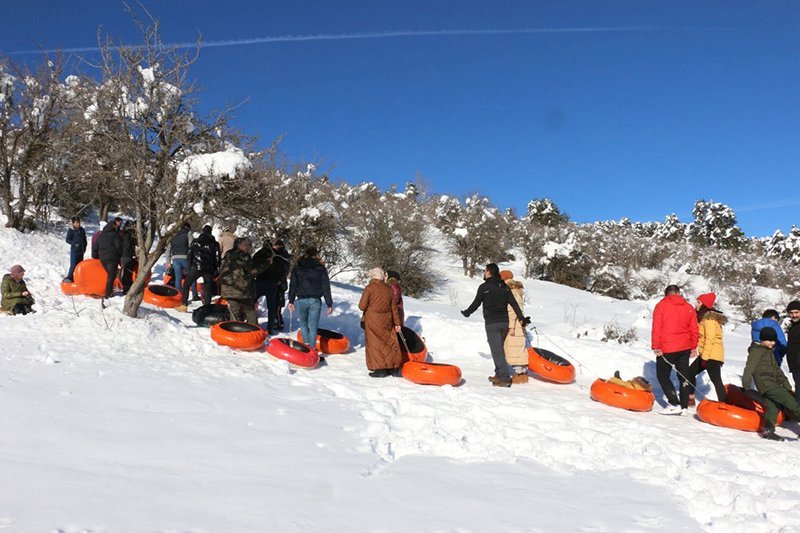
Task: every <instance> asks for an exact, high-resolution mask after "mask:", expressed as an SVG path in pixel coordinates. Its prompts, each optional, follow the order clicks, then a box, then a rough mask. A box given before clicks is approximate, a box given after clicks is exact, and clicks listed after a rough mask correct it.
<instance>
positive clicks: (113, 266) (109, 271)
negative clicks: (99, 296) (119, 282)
mask: <svg viewBox="0 0 800 533" xmlns="http://www.w3.org/2000/svg"><path fill="white" fill-rule="evenodd" d="M103 268H105V269H106V298H111V295H112V294H113V293H114V280H116V279H117V270H118V269H119V263H117V262H116V261H103Z"/></svg>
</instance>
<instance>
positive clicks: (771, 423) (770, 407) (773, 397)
mask: <svg viewBox="0 0 800 533" xmlns="http://www.w3.org/2000/svg"><path fill="white" fill-rule="evenodd" d="M761 396H763V397H764V403H765V404H766V411H765V412H764V428H765V429H774V428H775V422H776V421H777V420H778V411H780V410H781V409H783V410H784V411H786V412H787V413H789V414H790V415H792V418H794V419H795V420H800V402H798V401H797V400H796V399H795V398H792V394H791V393H790V392H789V391H787V390H786V389H783V388H781V387H775V388H774V389H770V390H768V391H766V392H763V393H761Z"/></svg>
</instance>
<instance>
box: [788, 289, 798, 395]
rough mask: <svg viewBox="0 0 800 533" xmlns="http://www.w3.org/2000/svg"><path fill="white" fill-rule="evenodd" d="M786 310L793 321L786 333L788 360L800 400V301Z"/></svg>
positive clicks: (792, 303)
mask: <svg viewBox="0 0 800 533" xmlns="http://www.w3.org/2000/svg"><path fill="white" fill-rule="evenodd" d="M786 310H787V311H788V312H789V320H790V321H791V322H790V324H789V331H788V332H787V334H786V337H787V339H786V362H787V363H788V364H789V372H791V373H792V379H794V386H795V389H796V390H795V399H796V400H797V401H798V402H800V302H798V301H797V300H795V301H793V302H791V303H790V304H789V305H788V307H787V308H786Z"/></svg>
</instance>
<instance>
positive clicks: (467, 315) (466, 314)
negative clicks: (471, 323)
mask: <svg viewBox="0 0 800 533" xmlns="http://www.w3.org/2000/svg"><path fill="white" fill-rule="evenodd" d="M461 314H462V315H463V316H464V318H469V313H467V312H466V311H461Z"/></svg>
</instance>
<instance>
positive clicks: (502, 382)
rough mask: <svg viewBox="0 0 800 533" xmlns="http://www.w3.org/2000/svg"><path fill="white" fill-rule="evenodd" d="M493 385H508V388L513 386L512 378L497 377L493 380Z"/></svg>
mask: <svg viewBox="0 0 800 533" xmlns="http://www.w3.org/2000/svg"><path fill="white" fill-rule="evenodd" d="M492 385H493V386H495V387H506V388H508V387H510V386H511V380H510V379H499V378H495V379H494V380H493V381H492Z"/></svg>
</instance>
